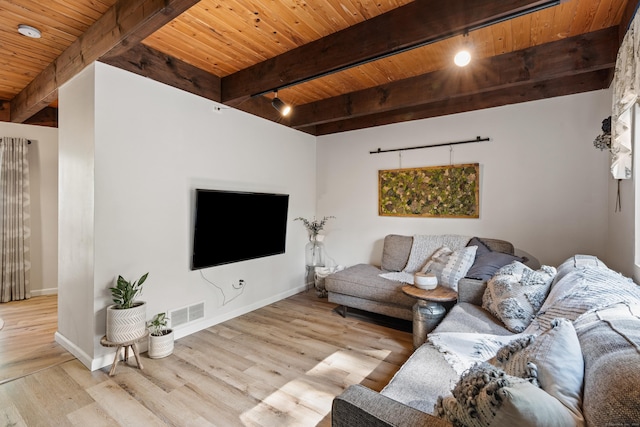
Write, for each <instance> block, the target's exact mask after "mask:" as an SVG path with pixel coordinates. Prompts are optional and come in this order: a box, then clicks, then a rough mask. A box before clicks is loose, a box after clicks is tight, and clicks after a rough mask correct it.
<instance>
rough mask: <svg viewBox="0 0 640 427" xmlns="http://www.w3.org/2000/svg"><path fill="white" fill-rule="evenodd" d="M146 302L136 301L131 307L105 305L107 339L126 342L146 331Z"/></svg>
mask: <svg viewBox="0 0 640 427" xmlns="http://www.w3.org/2000/svg"><path fill="white" fill-rule="evenodd" d="M146 319H147V304H146V303H145V302H144V301H137V302H135V303H134V306H133V307H131V308H126V309H121V308H116V305H115V304H114V305H110V306H109V307H107V340H109V341H111V342H116V343H120V342H128V341H131V340H135V339H136V338H140V337H141V336H143V335H144V334H145V333H146V331H147V324H146Z"/></svg>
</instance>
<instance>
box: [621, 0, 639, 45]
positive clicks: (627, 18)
mask: <svg viewBox="0 0 640 427" xmlns="http://www.w3.org/2000/svg"><path fill="white" fill-rule="evenodd" d="M639 5H640V0H629V1H628V2H627V6H626V7H625V9H624V13H623V15H622V19H621V20H620V25H619V28H620V32H619V33H620V34H619V37H620V43H621V44H622V39H624V36H625V34H627V30H628V29H629V25H630V24H631V21H632V20H633V17H634V16H635V15H636V13H637V12H638V6H639Z"/></svg>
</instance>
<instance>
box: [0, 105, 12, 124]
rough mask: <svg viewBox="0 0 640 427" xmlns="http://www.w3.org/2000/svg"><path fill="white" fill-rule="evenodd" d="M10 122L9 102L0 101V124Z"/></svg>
mask: <svg viewBox="0 0 640 427" xmlns="http://www.w3.org/2000/svg"><path fill="white" fill-rule="evenodd" d="M10 121H11V102H9V101H0V122H10Z"/></svg>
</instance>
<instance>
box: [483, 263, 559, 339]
mask: <svg viewBox="0 0 640 427" xmlns="http://www.w3.org/2000/svg"><path fill="white" fill-rule="evenodd" d="M555 274H556V269H555V268H554V267H550V266H546V265H545V266H542V268H541V269H540V270H535V271H534V270H532V269H530V268H529V267H527V266H526V265H524V264H522V263H521V262H518V261H514V262H513V263H511V264H509V265H507V266H504V267H502V268H501V269H500V270H498V272H497V273H496V274H495V275H494V276H493V277H492V278H491V280H489V282H488V283H487V289H486V290H485V292H484V296H483V298H482V307H483V308H485V309H486V310H488V311H489V312H490V313H491V314H493V315H494V316H496V317H497V318H498V319H500V320H502V322H503V323H504V324H505V326H506V328H507V329H509V330H510V331H512V332H522V331H524V329H525V328H526V327H527V326H529V324H530V323H531V320H532V319H533V317H534V316H535V314H536V313H537V312H538V310H539V309H540V307H541V306H542V304H543V302H544V299H545V297H546V296H547V293H548V291H549V287H550V286H551V281H552V280H553V278H554V276H555Z"/></svg>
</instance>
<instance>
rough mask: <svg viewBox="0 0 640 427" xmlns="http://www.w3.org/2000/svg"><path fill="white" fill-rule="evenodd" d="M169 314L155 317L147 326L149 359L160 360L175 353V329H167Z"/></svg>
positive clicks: (160, 314)
mask: <svg viewBox="0 0 640 427" xmlns="http://www.w3.org/2000/svg"><path fill="white" fill-rule="evenodd" d="M168 322H169V317H167V313H158V314H156V315H155V316H153V319H151V320H150V321H149V322H148V323H147V326H148V328H149V352H148V354H149V357H150V358H152V359H159V358H161V357H166V356H168V355H170V354H171V353H173V329H171V328H167V323H168Z"/></svg>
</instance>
